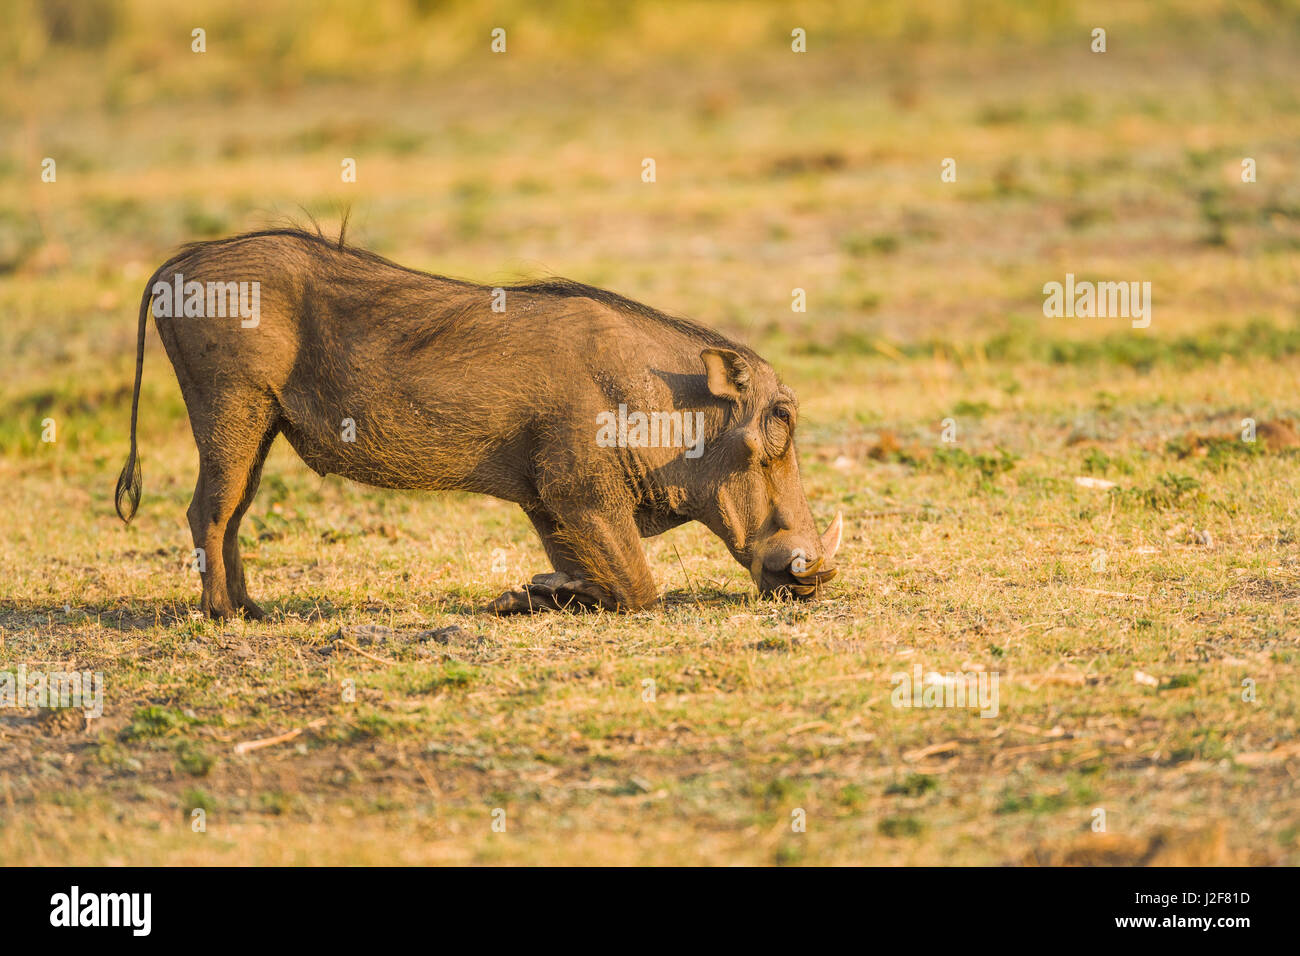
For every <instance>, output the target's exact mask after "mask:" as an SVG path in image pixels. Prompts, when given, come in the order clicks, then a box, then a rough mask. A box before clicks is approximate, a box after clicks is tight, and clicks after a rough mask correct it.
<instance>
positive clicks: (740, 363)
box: [700, 349, 749, 400]
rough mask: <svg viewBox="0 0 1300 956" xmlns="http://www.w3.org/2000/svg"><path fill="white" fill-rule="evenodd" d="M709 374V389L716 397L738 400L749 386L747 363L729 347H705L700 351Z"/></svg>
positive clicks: (705, 369)
mask: <svg viewBox="0 0 1300 956" xmlns="http://www.w3.org/2000/svg"><path fill="white" fill-rule="evenodd" d="M700 358H702V359H703V360H704V371H705V372H706V373H707V374H708V376H709V391H710V392H712V393H713V394H714V395H716V396H718V398H730V399H735V400H739V399H740V393H741V392H743V391H744V390H745V389H746V388H748V387H749V363H748V362H746V361H745V360H744V358H743V357H741V354H740V353H739V352H733V351H732V350H731V349H705V350H704V351H703V352H701V353H700Z"/></svg>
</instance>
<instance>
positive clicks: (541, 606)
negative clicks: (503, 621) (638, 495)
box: [487, 509, 659, 614]
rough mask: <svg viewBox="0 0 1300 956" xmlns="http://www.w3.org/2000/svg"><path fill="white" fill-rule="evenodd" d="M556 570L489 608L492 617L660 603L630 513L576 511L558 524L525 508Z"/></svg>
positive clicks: (538, 512)
mask: <svg viewBox="0 0 1300 956" xmlns="http://www.w3.org/2000/svg"><path fill="white" fill-rule="evenodd" d="M525 514H527V515H528V517H529V519H531V520H532V522H533V527H535V528H536V529H537V534H538V535H539V536H540V537H541V539H542V546H543V547H544V548H545V549H546V555H547V557H549V558H550V559H551V565H552V567H554V568H555V571H553V572H551V573H549V574H538V575H536V576H535V577H534V578H533V580H532V581H531V582H530V583H529V584H527V585H525V586H523V587H522V588H516V589H515V590H511V591H507V592H505V593H504V594H502V595H501V596H500V597H498V598H497V599H496V600H495V601H493V602H492V603H491V604H490V605H488V608H487V610H488V611H491V612H492V613H495V614H522V613H529V612H533V611H541V610H584V609H595V608H605V609H606V610H611V611H614V610H637V609H639V608H643V607H648V606H649V605H651V604H654V603H655V601H657V600H658V598H659V596H658V592H657V591H656V589H655V585H654V578H653V577H652V576H651V574H650V566H649V565H648V564H647V563H646V559H645V552H644V551H643V550H642V548H641V537H640V533H639V532H638V531H637V527H636V522H635V521H634V520H633V517H632V514H631V512H628V513H626V514H622V513H618V514H615V515H607V514H603V513H595V512H582V511H578V512H575V513H573V514H571V515H570V516H569V517H568V518H567V519H566V520H563V521H561V520H557V519H556V518H554V517H552V515H551V514H550V513H549V512H547V511H543V510H540V509H539V510H526V511H525Z"/></svg>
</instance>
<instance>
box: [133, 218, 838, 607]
mask: <svg viewBox="0 0 1300 956" xmlns="http://www.w3.org/2000/svg"><path fill="white" fill-rule="evenodd" d="M178 276H179V277H180V278H178ZM214 289H215V290H217V293H218V294H219V295H222V294H223V295H224V296H225V297H226V299H227V302H226V303H225V305H226V306H227V307H226V308H224V309H217V310H216V314H215V315H213V314H211V313H212V311H213V310H212V309H211V307H210V304H209V303H210V302H211V299H212V297H213V291H212V290H214ZM239 290H244V292H243V294H242V297H240V291H239ZM232 296H235V297H240V298H241V301H240V302H238V303H234V304H232V303H231V302H230V301H229V299H230V297H232ZM252 305H255V307H254V308H250V307H249V306H252ZM151 311H152V312H153V313H154V321H155V324H156V325H157V327H158V334H159V336H160V337H161V338H162V341H163V345H164V346H165V347H166V349H167V355H168V357H169V358H170V359H171V363H172V367H173V368H174V369H175V370H176V377H177V378H178V379H179V381H180V387H181V393H182V395H183V396H184V398H185V405H186V408H187V409H188V410H189V417H190V426H191V428H192V430H193V432H194V441H195V444H196V445H197V446H198V452H199V477H198V483H197V485H196V486H195V489H194V500H193V501H192V502H191V504H190V508H189V522H190V529H191V531H192V532H193V535H194V546H195V548H196V549H201V551H200V554H201V555H202V556H203V558H204V561H205V565H201V566H200V567H201V571H202V577H203V600H202V607H203V611H204V613H206V614H208V615H210V616H212V617H217V618H225V617H230V616H232V615H235V614H237V613H239V612H240V611H242V612H243V613H245V614H247V615H249V616H251V617H261V616H262V611H261V609H260V608H258V606H257V605H256V604H255V603H253V601H252V600H251V599H250V598H249V596H248V590H247V586H246V583H245V576H244V567H243V564H242V563H241V561H240V557H239V534H238V532H239V523H240V520H241V519H242V518H243V516H244V513H245V511H247V510H248V506H249V504H250V503H251V502H252V500H253V495H254V494H255V493H256V491H257V485H258V481H259V479H260V476H261V471H262V464H263V462H264V461H265V459H266V454H267V451H268V449H269V448H270V447H271V443H272V442H273V441H274V440H275V438H276V436H277V435H281V434H283V435H284V436H285V437H286V438H287V439H288V440H289V443H290V444H291V445H292V446H293V447H294V449H295V450H296V451H297V452H298V454H299V455H300V456H302V459H303V461H305V462H306V463H307V464H308V465H309V466H310V467H311V468H312V469H313V470H315V471H316V472H318V473H319V474H321V475H328V474H335V475H343V476H344V477H347V478H350V479H352V480H353V481H359V482H362V483H364V484H368V485H374V486H377V487H380V488H406V489H421V490H451V489H459V490H463V491H472V492H477V493H479V494H485V495H492V496H494V497H497V498H502V499H504V500H506V501H513V502H516V503H517V504H519V505H520V507H522V508H523V509H524V513H525V514H526V515H527V516H528V518H529V520H530V521H532V523H533V526H534V527H535V528H536V529H537V533H538V535H540V537H541V540H542V545H543V546H544V547H545V549H546V553H547V556H548V557H549V558H550V561H551V564H552V565H553V567H554V569H555V570H554V573H549V574H540V575H537V576H536V577H534V578H533V579H532V583H531V584H529V585H527V586H525V587H523V588H519V589H516V590H513V591H508V592H506V593H505V594H503V595H502V596H501V597H499V598H497V600H496V601H494V602H493V603H492V604H491V605H490V609H491V610H494V611H496V612H498V613H508V612H515V611H526V610H532V609H537V608H544V607H549V608H561V607H579V608H581V607H601V608H608V609H637V608H644V607H646V606H648V605H650V604H653V603H654V602H655V601H656V600H657V599H658V594H657V591H656V588H655V584H654V580H653V578H652V576H651V574H650V568H649V566H648V564H647V563H646V558H645V554H644V552H643V551H642V548H641V545H640V542H639V541H638V538H642V537H649V536H651V535H656V534H659V533H661V532H663V531H666V530H667V529H669V528H672V527H675V526H677V525H680V524H682V523H684V522H686V521H691V520H695V521H699V522H702V523H703V524H704V525H705V526H706V527H708V528H709V530H711V531H712V532H713V533H714V534H716V535H717V536H718V537H719V538H721V539H722V540H723V541H724V542H725V543H726V545H727V548H728V549H729V550H730V551H731V553H732V555H733V556H734V557H735V558H736V560H737V561H739V562H740V563H741V565H743V566H744V568H745V569H746V570H747V571H748V572H749V574H750V576H751V577H752V578H753V580H754V583H755V584H756V585H757V586H758V587H759V589H760V590H761V591H762V592H763V593H764V594H772V593H776V592H784V593H788V594H790V595H793V596H797V597H808V596H810V595H812V594H814V593H815V592H816V590H817V589H818V587H819V586H820V585H821V584H822V583H824V582H825V581H827V580H829V579H830V578H831V577H833V576H834V574H835V568H834V564H833V559H834V556H835V550H836V548H837V547H838V546H839V541H840V535H841V528H842V522H841V519H840V516H838V515H837V516H836V518H835V520H834V521H833V522H832V524H831V525H830V527H829V528H828V529H827V531H826V533H825V534H824V535H820V536H819V535H818V534H817V531H816V529H815V527H814V525H813V518H812V513H811V512H810V511H809V508H808V501H807V499H806V498H805V496H804V491H803V486H802V484H801V482H800V478H799V464H798V460H797V458H796V455H795V446H794V434H795V427H796V421H797V419H798V415H799V406H798V403H797V402H796V400H795V396H794V393H793V392H792V391H791V390H790V389H789V388H788V387H787V386H785V385H782V384H781V382H780V381H779V380H778V379H777V377H776V374H775V373H774V372H773V371H772V369H771V367H770V366H769V365H768V364H767V363H766V362H765V361H763V360H762V359H761V358H759V357H758V356H757V355H756V354H754V352H752V351H750V350H749V349H747V348H745V347H744V346H742V345H738V344H736V343H735V342H732V341H730V340H728V339H727V338H725V337H724V336H722V335H719V334H718V333H717V332H714V331H712V330H710V329H707V328H704V327H702V326H700V325H696V324H695V323H694V322H690V321H687V320H685V319H681V318H675V317H671V316H668V315H664V314H662V313H660V312H657V311H655V310H654V309H650V308H648V307H646V306H644V305H640V304H638V303H636V302H632V301H629V300H628V299H625V298H623V297H621V296H619V295H615V294H614V293H612V292H606V291H603V290H601V289H594V288H591V287H589V286H585V285H581V284H579V283H576V282H570V281H567V280H562V279H560V280H550V281H544V282H537V283H534V284H530V285H513V286H507V287H505V288H504V289H501V288H497V289H493V288H489V287H487V286H481V285H475V284H473V283H469V282H462V281H459V280H456V279H448V278H445V277H443V276H437V275H430V274H428V273H425V272H418V271H416V270H414V269H406V268H403V267H402V266H399V265H396V264H394V263H392V262H389V261H388V260H386V259H383V258H381V257H380V256H377V255H375V254H373V253H370V252H365V251H363V250H360V249H355V248H351V247H345V246H344V244H343V241H342V238H341V237H340V239H339V241H338V242H331V241H329V240H326V239H325V238H324V237H323V236H320V235H313V234H311V233H308V232H304V231H301V230H298V229H276V230H268V231H264V232H255V233H249V234H247V235H242V236H236V237H234V238H231V239H221V240H216V241H212V242H199V243H194V244H192V245H189V246H186V247H185V248H183V249H182V250H181V251H180V252H179V253H177V254H176V255H175V256H173V257H172V258H171V259H169V260H168V261H167V262H166V263H164V264H163V265H162V266H161V267H160V268H159V269H158V271H157V272H155V273H154V274H153V276H152V277H151V278H150V280H149V283H148V285H147V286H146V288H145V291H144V296H143V298H142V299H141V301H140V321H139V336H138V341H137V348H136V367H135V392H134V396H133V398H132V402H131V452H130V455H129V456H128V457H127V460H126V465H125V467H124V468H123V469H122V474H121V476H120V477H119V478H118V482H117V495H116V499H117V512H118V514H119V515H120V516H121V517H122V520H124V521H127V522H129V521H130V520H131V518H132V517H133V516H134V514H135V512H136V509H137V508H138V507H139V503H140V487H141V481H140V465H139V458H138V455H137V449H136V419H137V413H138V411H139V404H140V377H141V373H142V370H143V366H144V340H145V326H146V321H147V318H148V315H149V313H150V312H151ZM254 312H256V313H257V314H256V315H253V313H254ZM620 406H623V407H620ZM688 419H689V421H687V420H688ZM650 420H653V421H654V422H655V424H656V425H657V426H661V427H657V428H656V429H655V430H656V432H657V433H658V434H657V438H658V440H655V441H651V440H649V435H648V432H649V429H648V428H647V427H646V423H647V422H648V421H650ZM602 423H603V424H602ZM683 426H688V427H690V430H691V434H689V435H687V434H686V432H687V427H683ZM697 432H698V434H696V433H697ZM665 435H666V436H667V438H666V440H665V438H664V436H665Z"/></svg>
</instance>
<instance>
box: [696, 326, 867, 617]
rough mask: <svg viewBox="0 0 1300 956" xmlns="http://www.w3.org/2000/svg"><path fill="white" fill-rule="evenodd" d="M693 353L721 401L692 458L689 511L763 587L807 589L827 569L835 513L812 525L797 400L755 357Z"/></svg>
mask: <svg viewBox="0 0 1300 956" xmlns="http://www.w3.org/2000/svg"><path fill="white" fill-rule="evenodd" d="M701 357H702V358H703V360H704V367H705V370H706V372H707V374H708V387H709V391H710V392H712V393H713V395H715V396H717V397H718V398H721V399H725V400H727V402H729V409H728V415H727V417H726V419H725V422H724V424H723V426H722V428H721V430H720V431H718V432H717V433H716V434H715V435H714V436H713V437H712V438H711V439H710V440H709V441H708V442H707V444H706V452H705V454H704V456H703V457H702V458H701V460H700V464H701V465H703V470H704V471H705V473H706V478H705V480H704V482H703V485H704V487H703V488H702V489H701V488H699V487H697V488H696V489H694V490H695V492H696V495H695V497H696V501H695V502H694V503H693V504H694V507H695V510H696V512H697V513H696V515H695V517H696V518H697V520H699V521H701V522H703V523H704V524H705V525H706V526H707V527H708V528H709V529H710V530H711V531H712V532H713V533H714V534H716V535H717V536H718V537H720V538H721V539H722V540H723V541H724V542H726V545H727V547H728V548H729V549H730V551H731V553H732V555H733V556H734V557H735V559H736V560H737V561H739V562H740V563H741V565H742V566H744V568H745V569H746V570H747V571H749V574H750V577H752V578H753V579H754V583H755V584H756V585H758V589H759V590H760V591H762V592H763V593H764V594H777V593H785V594H791V595H793V596H795V597H800V598H805V597H809V596H811V595H812V594H814V593H815V592H816V590H817V587H818V585H820V584H822V583H823V582H826V581H829V580H830V579H831V578H833V577H834V576H835V563H834V561H835V552H836V550H837V549H838V548H839V546H840V536H841V534H842V531H843V516H842V515H839V514H837V515H836V516H835V520H834V521H832V522H831V524H830V526H829V527H828V528H827V529H826V532H825V533H824V534H820V535H819V534H818V533H817V528H816V526H815V525H814V524H813V517H812V512H811V511H810V510H809V508H808V498H807V496H806V495H805V494H804V490H803V482H802V481H801V480H800V478H799V459H798V457H797V456H796V454H795V447H794V435H795V427H796V425H797V423H798V418H799V403H798V401H797V400H796V399H795V396H794V392H793V391H791V390H790V389H789V387H787V386H785V385H782V384H781V383H780V382H779V381H778V380H777V377H776V374H775V373H774V372H773V371H772V369H771V368H770V367H769V366H768V365H767V363H765V362H762V361H761V360H760V361H758V362H751V361H749V360H747V359H746V358H745V357H744V356H742V355H741V354H740V353H738V352H735V351H732V350H731V349H722V348H710V349H705V350H704V351H703V352H702V353H701Z"/></svg>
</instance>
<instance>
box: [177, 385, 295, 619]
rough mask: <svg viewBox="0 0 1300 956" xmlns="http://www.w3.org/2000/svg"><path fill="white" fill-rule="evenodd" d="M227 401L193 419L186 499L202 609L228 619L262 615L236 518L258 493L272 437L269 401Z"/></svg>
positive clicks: (272, 419) (212, 614)
mask: <svg viewBox="0 0 1300 956" xmlns="http://www.w3.org/2000/svg"><path fill="white" fill-rule="evenodd" d="M239 398H241V399H245V400H243V401H238V402H236V401H233V400H227V401H224V402H222V403H221V405H220V406H217V407H216V408H213V410H212V411H211V412H209V413H208V415H205V416H203V417H202V418H197V419H196V418H193V417H192V418H191V424H192V426H193V428H194V440H195V444H196V445H198V448H199V478H198V482H197V483H196V484H195V487H194V500H193V501H191V502H190V508H189V513H188V514H189V519H190V531H191V533H192V534H193V536H194V546H195V547H196V548H200V549H202V552H203V555H204V560H205V563H206V569H205V570H204V571H203V572H202V573H203V599H202V604H201V606H202V609H203V613H204V614H206V615H207V616H208V617H213V618H218V619H220V618H231V617H234V616H236V615H237V614H238V613H239V612H240V611H241V610H242V611H243V612H244V613H245V614H247V615H248V616H250V617H261V616H262V610H261V608H259V607H258V606H257V605H256V604H254V603H253V602H252V600H250V599H249V597H248V591H247V586H246V584H245V581H244V565H243V561H242V560H241V558H240V555H239V522H240V519H241V518H243V516H244V512H245V511H247V510H248V506H249V504H250V503H251V502H252V500H253V495H255V494H256V493H257V485H258V481H259V479H260V478H261V473H262V463H263V462H264V461H265V460H266V453H267V451H268V450H269V449H270V447H271V442H272V441H274V439H275V435H276V429H275V427H274V411H273V405H272V403H271V401H270V399H267V398H261V397H260V396H259V397H257V398H255V399H254V400H252V401H248V400H246V398H245V396H239Z"/></svg>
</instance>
